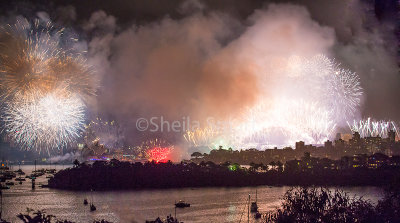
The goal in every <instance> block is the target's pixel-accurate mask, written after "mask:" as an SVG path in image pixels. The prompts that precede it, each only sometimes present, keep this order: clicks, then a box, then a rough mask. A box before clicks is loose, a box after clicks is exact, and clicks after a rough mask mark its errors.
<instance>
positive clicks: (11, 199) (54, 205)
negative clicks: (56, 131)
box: [3, 165, 382, 223]
mask: <svg viewBox="0 0 400 223" xmlns="http://www.w3.org/2000/svg"><path fill="white" fill-rule="evenodd" d="M54 167H56V169H61V168H66V167H70V166H61V165H58V166H54V165H53V166H52V168H54ZM40 168H49V166H44V165H38V166H37V169H40ZM13 169H14V170H17V169H18V167H14V168H13ZM21 169H22V170H23V171H24V172H25V173H26V174H29V173H30V172H32V170H33V169H34V167H33V166H30V165H25V166H21ZM14 182H15V181H14ZM46 183H47V179H46V177H45V176H41V177H39V178H38V179H37V180H36V188H35V190H32V188H31V181H30V180H29V179H27V181H25V182H23V184H22V185H19V184H16V185H14V186H11V189H8V190H4V191H3V205H4V208H3V218H4V219H6V220H8V221H12V222H19V221H18V218H17V217H16V215H17V214H19V213H25V212H26V209H27V208H31V209H34V210H45V211H46V213H48V214H52V215H55V216H57V218H58V219H68V220H70V221H74V222H92V221H93V220H94V219H105V220H109V221H112V222H145V220H154V219H155V218H157V217H158V216H160V217H166V216H167V215H169V214H171V215H174V214H175V209H174V202H175V201H178V200H184V201H186V202H188V203H190V204H191V206H190V207H189V208H184V209H177V210H176V215H177V217H178V219H179V220H180V221H184V222H185V223H187V222H239V221H240V219H241V220H242V222H246V221H247V209H246V202H247V200H248V195H249V194H251V200H252V201H253V200H255V191H256V188H255V187H254V188H253V187H242V188H185V189H164V190H138V191H112V192H93V193H90V192H75V191H64V190H55V189H49V188H40V187H39V185H40V184H46ZM289 188H290V187H285V186H283V187H269V186H262V187H257V192H258V196H257V197H258V206H259V208H260V212H261V213H264V212H266V211H269V210H274V209H275V208H277V207H278V206H279V205H280V203H281V200H280V198H281V197H282V196H283V194H284V193H285V192H286V191H287V190H288V189H289ZM341 189H343V190H344V191H346V192H348V193H349V194H350V195H351V196H353V195H358V196H363V197H364V198H365V199H369V200H371V201H372V202H376V201H377V200H378V199H379V198H380V197H381V196H382V190H381V189H380V188H376V187H344V188H341ZM92 197H93V201H94V204H95V205H96V207H97V210H96V211H94V212H90V210H89V206H85V205H84V204H83V200H84V198H87V199H88V200H89V201H91V200H92ZM250 222H256V221H255V220H253V219H252V218H251V221H250Z"/></svg>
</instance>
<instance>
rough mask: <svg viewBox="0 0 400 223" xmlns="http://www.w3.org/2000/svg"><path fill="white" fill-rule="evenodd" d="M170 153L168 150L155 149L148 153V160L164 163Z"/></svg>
mask: <svg viewBox="0 0 400 223" xmlns="http://www.w3.org/2000/svg"><path fill="white" fill-rule="evenodd" d="M170 153H171V149H170V148H159V147H155V148H153V149H151V150H150V151H148V153H147V154H148V155H149V160H154V161H156V163H159V162H162V163H165V162H167V161H168V160H169V154H170Z"/></svg>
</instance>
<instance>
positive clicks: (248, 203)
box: [247, 194, 250, 223]
mask: <svg viewBox="0 0 400 223" xmlns="http://www.w3.org/2000/svg"><path fill="white" fill-rule="evenodd" d="M249 222H250V194H249V201H248V202H247V223H249Z"/></svg>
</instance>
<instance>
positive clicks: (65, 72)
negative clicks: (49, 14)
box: [0, 20, 96, 152]
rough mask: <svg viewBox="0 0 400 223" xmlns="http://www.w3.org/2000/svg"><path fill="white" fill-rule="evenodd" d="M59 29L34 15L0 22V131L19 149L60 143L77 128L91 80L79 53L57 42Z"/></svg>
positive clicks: (68, 139)
mask: <svg viewBox="0 0 400 223" xmlns="http://www.w3.org/2000/svg"><path fill="white" fill-rule="evenodd" d="M62 34H63V30H56V29H55V28H54V27H53V26H52V25H51V23H46V24H41V23H39V22H38V21H36V22H35V23H34V24H30V23H29V22H28V21H27V20H19V21H17V23H16V24H15V25H6V26H3V27H1V28H0V100H1V102H2V111H3V112H2V114H1V120H2V121H3V122H4V125H3V126H4V128H3V129H2V131H3V132H5V133H6V137H7V138H8V139H11V140H13V141H14V142H15V143H16V144H17V145H18V146H19V147H21V148H22V149H26V150H29V149H36V150H38V151H39V152H40V151H41V150H42V149H46V150H47V151H48V152H49V151H50V150H51V149H53V148H61V147H65V146H67V145H68V144H70V143H72V142H73V141H74V139H75V138H77V137H78V136H79V132H80V131H81V130H82V129H83V124H84V112H85V104H84V101H85V100H86V98H87V97H90V96H92V95H94V94H95V86H96V83H95V82H94V81H93V72H92V70H91V68H90V67H89V66H87V65H86V61H85V59H84V58H83V57H82V56H81V54H80V53H74V52H72V51H69V50H65V49H63V48H61V47H60V45H61V43H60V39H61V37H62Z"/></svg>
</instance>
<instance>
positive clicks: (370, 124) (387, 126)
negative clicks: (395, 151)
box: [347, 118, 399, 138]
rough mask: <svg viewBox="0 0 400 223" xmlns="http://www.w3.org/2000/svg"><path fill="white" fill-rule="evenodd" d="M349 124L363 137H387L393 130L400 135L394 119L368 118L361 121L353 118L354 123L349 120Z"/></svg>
mask: <svg viewBox="0 0 400 223" xmlns="http://www.w3.org/2000/svg"><path fill="white" fill-rule="evenodd" d="M347 124H348V126H349V128H350V130H351V131H352V132H353V133H354V132H358V133H359V134H360V136H361V137H370V136H373V137H376V136H380V137H382V138H387V137H388V133H389V131H391V130H393V131H394V132H395V133H396V136H397V137H399V132H398V128H397V126H396V124H395V123H394V122H393V121H385V120H379V121H373V120H371V118H367V119H364V120H359V121H356V120H353V124H350V123H349V122H347Z"/></svg>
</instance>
